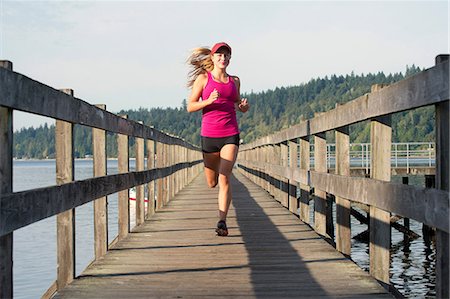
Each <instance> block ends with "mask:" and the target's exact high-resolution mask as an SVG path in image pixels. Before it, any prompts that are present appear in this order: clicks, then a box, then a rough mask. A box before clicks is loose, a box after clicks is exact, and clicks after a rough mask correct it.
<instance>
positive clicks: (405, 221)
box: [402, 176, 409, 242]
mask: <svg viewBox="0 0 450 299" xmlns="http://www.w3.org/2000/svg"><path fill="white" fill-rule="evenodd" d="M402 183H403V184H404V185H408V184H409V178H408V177H407V176H404V177H402ZM403 226H404V227H405V228H406V229H407V230H409V218H406V217H404V218H403ZM407 241H409V236H408V234H403V242H407Z"/></svg>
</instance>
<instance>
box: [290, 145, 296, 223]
mask: <svg viewBox="0 0 450 299" xmlns="http://www.w3.org/2000/svg"><path fill="white" fill-rule="evenodd" d="M289 167H291V168H298V143H297V140H296V139H295V140H293V141H289ZM288 188H289V211H291V213H294V214H297V215H298V200H297V182H296V181H293V180H291V179H289V180H288Z"/></svg>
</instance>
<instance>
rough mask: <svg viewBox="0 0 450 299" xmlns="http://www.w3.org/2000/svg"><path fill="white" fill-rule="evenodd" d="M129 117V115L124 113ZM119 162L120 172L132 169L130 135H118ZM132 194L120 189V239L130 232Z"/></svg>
mask: <svg viewBox="0 0 450 299" xmlns="http://www.w3.org/2000/svg"><path fill="white" fill-rule="evenodd" d="M122 117H123V118H125V119H126V118H128V116H127V115H122ZM117 160H118V161H117V164H118V171H119V173H127V172H128V171H130V165H129V161H130V157H129V150H128V136H127V135H123V134H118V135H117ZM129 198H130V194H129V190H128V189H125V190H122V191H119V195H118V200H119V203H118V209H119V211H118V225H119V229H118V237H119V240H122V239H124V238H125V237H126V236H127V235H128V233H129V232H130V199H129Z"/></svg>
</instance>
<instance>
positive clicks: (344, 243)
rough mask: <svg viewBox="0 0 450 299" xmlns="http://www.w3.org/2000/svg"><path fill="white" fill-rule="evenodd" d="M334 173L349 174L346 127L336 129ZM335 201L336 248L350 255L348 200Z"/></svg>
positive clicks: (348, 140)
mask: <svg viewBox="0 0 450 299" xmlns="http://www.w3.org/2000/svg"><path fill="white" fill-rule="evenodd" d="M335 135H336V174H338V175H343V176H350V136H349V129H348V127H347V126H346V127H342V128H339V129H337V130H336V132H335ZM335 201H336V249H337V250H339V251H340V252H342V253H343V254H344V255H346V256H350V255H351V246H352V236H351V225H350V214H351V204H350V201H349V200H347V199H345V198H343V197H340V196H336V197H335Z"/></svg>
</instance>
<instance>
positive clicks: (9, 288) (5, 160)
mask: <svg viewBox="0 0 450 299" xmlns="http://www.w3.org/2000/svg"><path fill="white" fill-rule="evenodd" d="M5 68H6V69H7V70H8V71H12V62H10V61H6V60H2V61H0V70H2V69H5ZM0 88H1V87H0ZM3 96H4V95H1V94H0V101H1V98H2V97H3ZM12 155H13V112H12V109H10V108H6V107H0V195H2V194H8V193H11V192H12ZM0 208H1V209H4V207H3V204H2V202H1V201H0ZM12 296H13V233H12V232H10V233H8V234H6V235H3V236H2V235H0V298H12Z"/></svg>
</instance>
